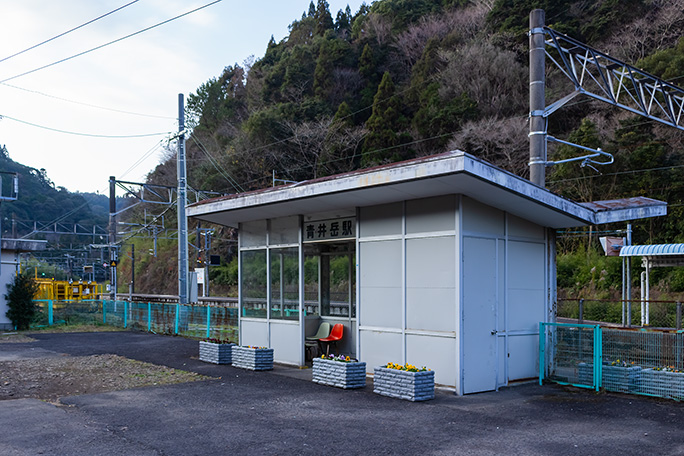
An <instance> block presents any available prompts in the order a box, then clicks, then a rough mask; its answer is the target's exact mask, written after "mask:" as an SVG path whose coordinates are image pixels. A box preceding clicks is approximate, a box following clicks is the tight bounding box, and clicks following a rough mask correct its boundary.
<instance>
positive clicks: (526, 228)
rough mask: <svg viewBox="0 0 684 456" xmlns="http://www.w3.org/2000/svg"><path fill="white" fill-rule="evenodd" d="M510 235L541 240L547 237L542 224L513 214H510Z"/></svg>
mask: <svg viewBox="0 0 684 456" xmlns="http://www.w3.org/2000/svg"><path fill="white" fill-rule="evenodd" d="M508 235H509V236H511V237H526V238H533V239H539V240H540V241H543V240H544V239H545V237H544V228H543V227H542V226H540V225H537V224H536V223H533V222H530V221H529V220H525V219H521V218H519V217H516V216H515V215H511V214H508Z"/></svg>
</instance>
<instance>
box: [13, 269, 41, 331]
mask: <svg viewBox="0 0 684 456" xmlns="http://www.w3.org/2000/svg"><path fill="white" fill-rule="evenodd" d="M37 291H38V284H37V283H36V282H35V280H33V278H32V277H31V276H30V275H28V274H25V273H24V274H17V275H16V276H14V280H13V281H12V282H11V283H8V284H7V294H6V295H5V299H7V307H8V310H7V312H6V313H5V315H6V316H7V318H9V319H10V320H11V321H12V324H13V325H14V327H15V328H17V329H19V330H24V329H29V326H30V325H31V323H32V322H33V319H34V318H35V316H36V314H37V313H38V307H37V306H36V304H35V303H34V302H33V296H34V295H35V294H36V292H37Z"/></svg>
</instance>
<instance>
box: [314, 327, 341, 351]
mask: <svg viewBox="0 0 684 456" xmlns="http://www.w3.org/2000/svg"><path fill="white" fill-rule="evenodd" d="M343 335H344V325H343V324H342V323H337V324H336V325H335V326H333V328H332V330H331V331H330V335H329V336H328V337H324V338H323V339H318V341H319V342H323V343H324V344H326V350H325V354H326V355H328V354H330V344H335V347H337V342H338V341H340V340H342V336H343Z"/></svg>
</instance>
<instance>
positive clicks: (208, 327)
mask: <svg viewBox="0 0 684 456" xmlns="http://www.w3.org/2000/svg"><path fill="white" fill-rule="evenodd" d="M210 335H211V306H210V305H207V339H209V336H210Z"/></svg>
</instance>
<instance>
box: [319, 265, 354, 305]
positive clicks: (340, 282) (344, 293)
mask: <svg viewBox="0 0 684 456" xmlns="http://www.w3.org/2000/svg"><path fill="white" fill-rule="evenodd" d="M353 259H354V255H352V254H344V255H326V256H324V257H322V260H321V263H322V264H323V265H324V266H323V267H322V268H321V269H322V270H323V271H325V270H326V269H327V271H325V273H327V274H328V280H327V282H328V287H327V289H328V290H327V293H323V294H322V296H321V313H322V315H326V316H332V317H349V316H352V317H353V316H355V313H356V312H355V307H356V306H355V304H356V299H355V291H356V286H355V283H354V282H355V281H354V279H355V276H356V274H354V271H353V269H352V265H353V264H352V263H353ZM326 263H327V264H326ZM325 273H324V275H325ZM326 294H327V296H326Z"/></svg>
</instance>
